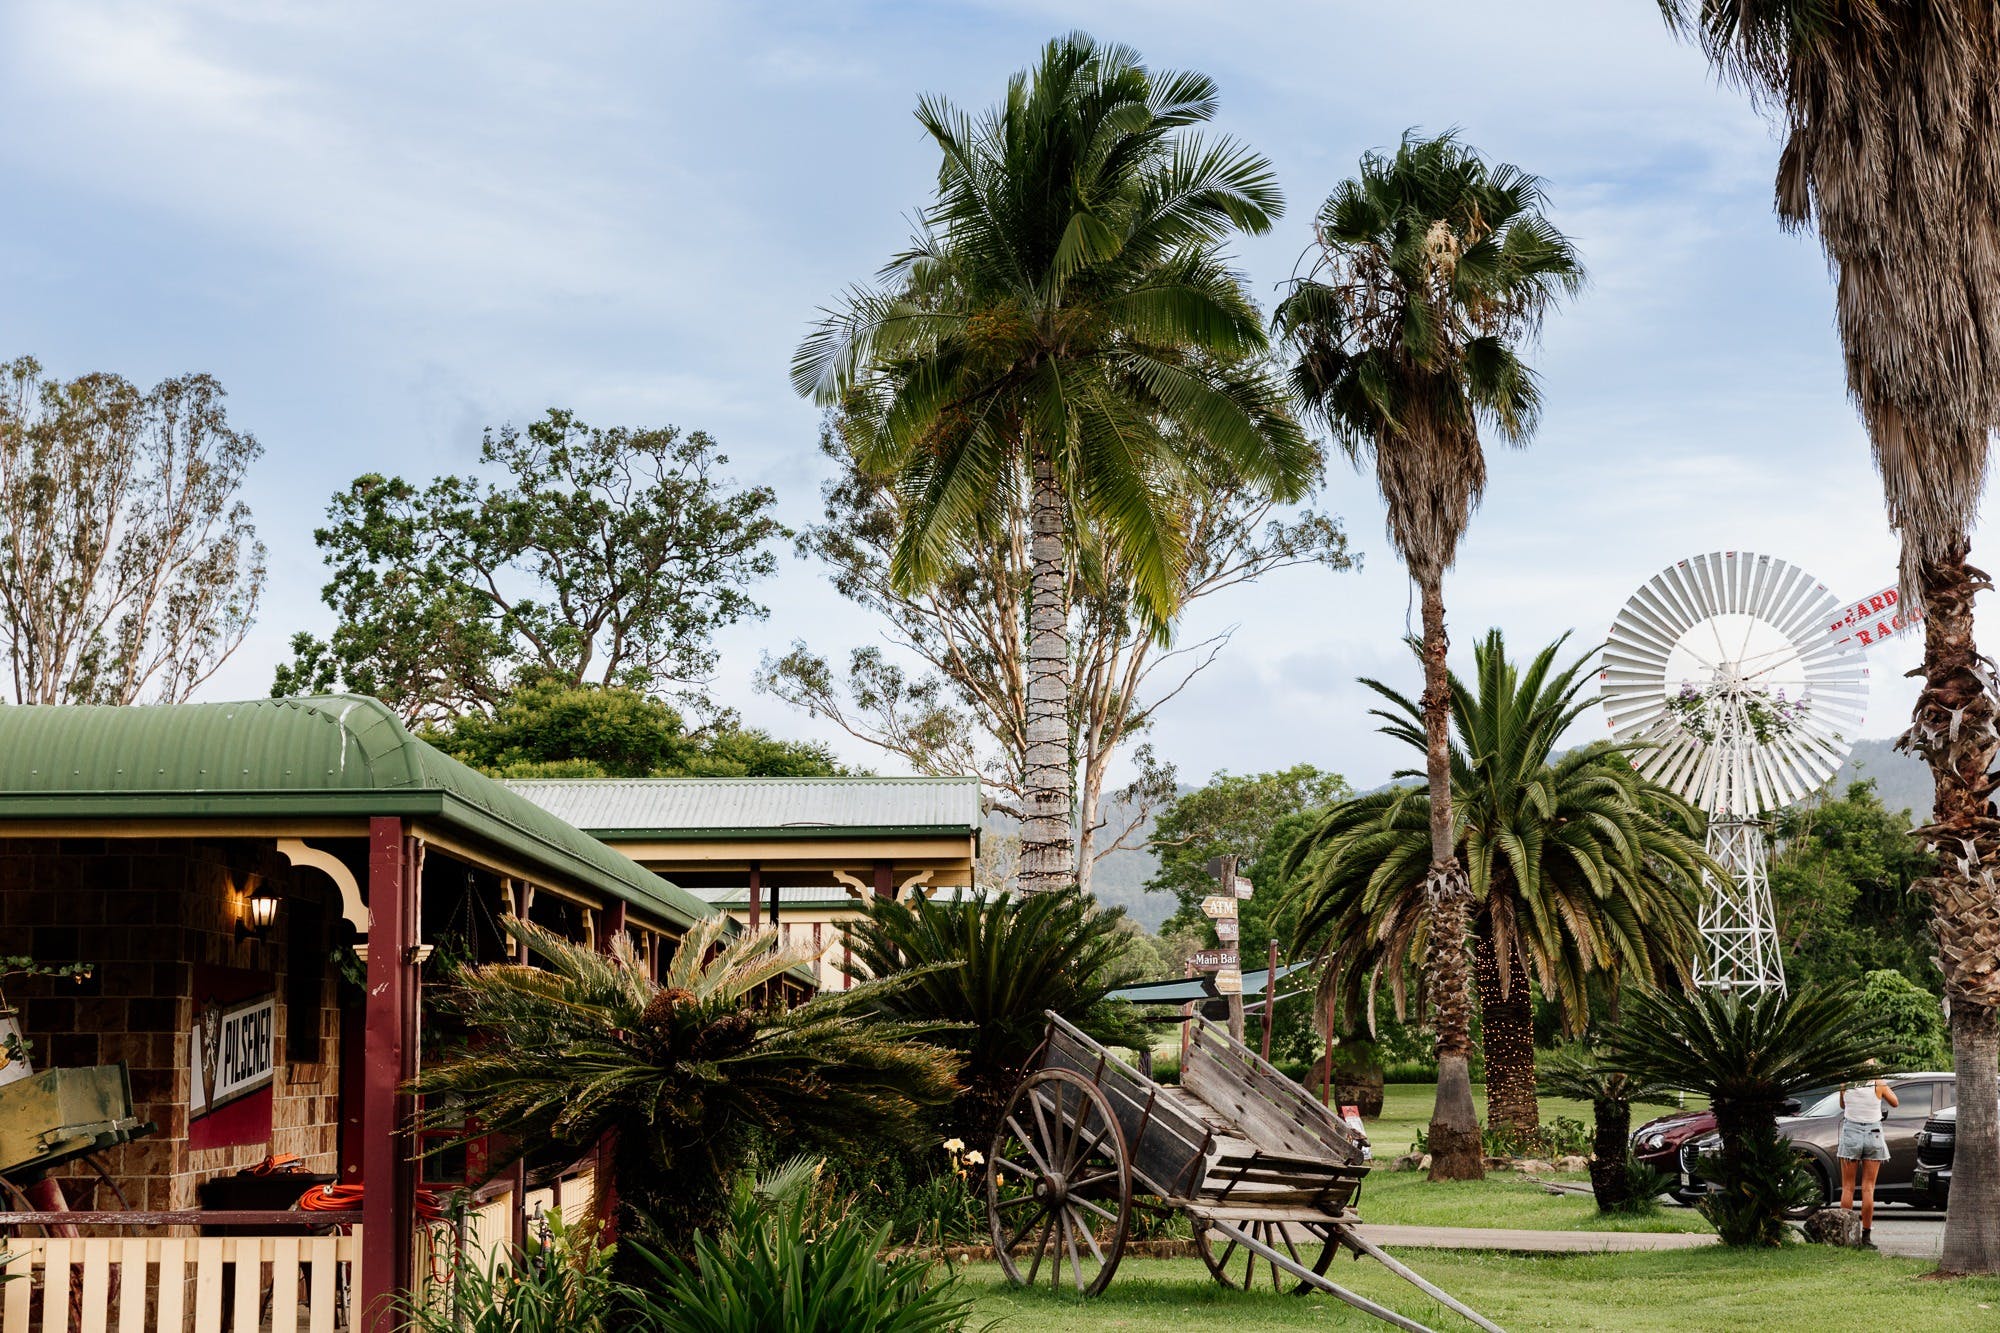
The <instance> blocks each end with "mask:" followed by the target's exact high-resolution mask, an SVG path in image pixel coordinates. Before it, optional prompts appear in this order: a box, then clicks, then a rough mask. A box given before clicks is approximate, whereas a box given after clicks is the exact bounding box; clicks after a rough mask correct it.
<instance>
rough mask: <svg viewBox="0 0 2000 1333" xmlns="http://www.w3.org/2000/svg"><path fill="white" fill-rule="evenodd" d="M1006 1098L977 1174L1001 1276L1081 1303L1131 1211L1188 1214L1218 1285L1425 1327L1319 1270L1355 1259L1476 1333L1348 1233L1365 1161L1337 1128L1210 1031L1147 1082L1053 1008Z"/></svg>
mask: <svg viewBox="0 0 2000 1333" xmlns="http://www.w3.org/2000/svg"><path fill="white" fill-rule="evenodd" d="M1048 1017H1049V1028H1048V1035H1047V1037H1046V1038H1044V1040H1043V1042H1042V1046H1041V1048H1040V1050H1039V1051H1038V1052H1037V1053H1036V1057H1035V1059H1034V1060H1033V1061H1032V1062H1031V1066H1032V1067H1031V1069H1030V1072H1029V1073H1028V1075H1027V1077H1026V1078H1024V1079H1023V1080H1022V1081H1021V1085H1020V1086H1019V1087H1018V1088H1016V1089H1015V1090H1014V1095H1013V1096H1012V1097H1011V1098H1010V1099H1009V1100H1008V1102H1007V1107H1006V1110H1005V1111H1004V1112H1003V1113H1002V1115H1001V1118H1000V1129H999V1132H998V1133H997V1134H995V1136H994V1139H993V1150H992V1153H991V1154H990V1156H989V1158H988V1161H989V1166H988V1169H987V1173H986V1205H987V1214H988V1218H989V1222H990V1225H991V1227H992V1231H993V1247H994V1251H995V1253H996V1255H997V1257H998V1259H999V1261H1000V1266H1001V1268H1002V1269H1004V1270H1005V1272H1006V1274H1007V1277H1008V1279H1009V1280H1011V1281H1012V1282H1014V1283H1015V1284H1016V1285H1020V1286H1027V1285H1030V1284H1032V1283H1034V1282H1035V1281H1037V1280H1038V1278H1039V1277H1040V1275H1041V1269H1042V1265H1043V1264H1044V1263H1047V1264H1048V1266H1049V1274H1048V1281H1049V1283H1050V1285H1051V1287H1052V1288H1054V1289H1056V1290H1060V1289H1061V1288H1062V1286H1063V1285H1064V1279H1065V1276H1067V1278H1068V1281H1069V1282H1070V1284H1072V1285H1074V1286H1075V1288H1076V1290H1077V1291H1078V1292H1080V1293H1082V1294H1084V1295H1087V1296H1094V1295H1096V1294H1097V1293H1099V1292H1101V1291H1103V1290H1104V1288H1105V1287H1106V1286H1108V1285H1109V1284H1110V1282H1111V1276H1112V1274H1113V1273H1114V1272H1116V1271H1117V1268H1118V1261H1119V1259H1120V1258H1121V1257H1122V1256H1123V1255H1124V1252H1125V1242H1126V1238H1127V1237H1128V1235H1129V1234H1130V1233H1131V1230H1132V1225H1133V1221H1134V1216H1135V1213H1147V1212H1150V1213H1153V1214H1155V1215H1159V1216H1171V1215H1172V1214H1175V1213H1182V1214H1186V1216H1187V1217H1188V1219H1189V1220H1190V1221H1191V1222H1192V1223H1193V1226H1194V1241H1195V1248H1196V1251H1197V1252H1198V1253H1199V1254H1200V1255H1201V1257H1202V1260H1203V1262H1205V1263H1206V1264H1207V1265H1208V1269H1209V1271H1210V1272H1211V1273H1213V1274H1214V1275H1215V1278H1216V1280H1217V1281H1219V1282H1222V1283H1224V1284H1226V1285H1229V1286H1233V1287H1242V1288H1246V1289H1247V1288H1249V1287H1251V1286H1252V1285H1254V1284H1255V1283H1257V1282H1259V1281H1262V1280H1265V1279H1267V1278H1268V1280H1269V1282H1270V1284H1271V1287H1272V1289H1273V1290H1279V1291H1282V1290H1286V1289H1288V1288H1289V1289H1290V1290H1292V1291H1294V1292H1297V1293H1300V1294H1303V1293H1305V1292H1309V1291H1323V1292H1325V1293H1327V1294H1328V1295H1331V1296H1336V1297H1338V1298H1340V1299H1341V1300H1343V1301H1345V1302H1347V1303H1348V1304H1349V1305H1352V1306H1354V1307H1355V1308H1356V1309H1360V1310H1365V1311H1367V1312H1368V1313H1369V1314H1372V1315H1374V1316H1375V1317H1376V1318H1378V1319H1382V1320H1386V1321H1387V1322H1388V1323H1391V1324H1394V1325H1395V1326H1396V1327H1398V1328H1403V1329H1409V1330H1412V1333H1430V1330H1428V1329H1426V1328H1425V1326H1424V1325H1422V1324H1420V1323H1417V1322H1416V1321H1415V1320H1413V1319H1409V1318H1406V1317H1404V1316H1403V1315H1400V1314H1397V1313H1396V1312H1395V1311H1394V1310H1390V1309H1388V1308H1386V1307H1384V1306H1381V1305H1377V1304H1376V1303H1375V1302H1373V1301H1371V1300H1369V1299H1367V1298H1366V1297H1364V1296H1361V1295H1358V1294H1356V1293H1355V1292H1351V1291H1348V1290H1347V1289H1345V1288H1344V1287H1341V1286H1339V1285H1338V1284H1337V1283H1335V1282H1334V1281H1332V1280H1331V1279H1330V1278H1328V1277H1327V1275H1326V1274H1327V1269H1328V1268H1329V1267H1331V1266H1332V1263H1333V1258H1334V1255H1335V1254H1336V1253H1337V1252H1338V1251H1340V1250H1343V1249H1344V1250H1347V1251H1349V1252H1351V1253H1352V1254H1353V1255H1354V1257H1355V1258H1357V1259H1358V1258H1360V1257H1361V1256H1363V1255H1367V1256H1368V1257H1369V1258H1371V1259H1375V1260H1377V1261H1379V1262H1380V1263H1382V1264H1383V1265H1385V1266H1386V1267H1387V1268H1388V1269H1389V1270H1390V1271H1391V1272H1393V1273H1395V1274H1396V1275H1397V1276H1398V1277H1400V1278H1403V1279H1404V1280H1405V1281H1407V1282H1409V1283H1411V1284H1412V1285H1414V1286H1416V1287H1417V1288H1418V1289H1419V1290H1421V1291H1422V1292H1423V1293H1424V1294H1425V1295H1427V1296H1430V1297H1431V1298H1432V1299H1434V1300H1437V1301H1439V1302H1442V1303H1443V1304H1444V1305H1445V1306H1447V1307H1449V1308H1450V1309H1452V1310H1455V1311H1457V1312H1458V1313H1459V1314H1461V1315H1464V1316H1465V1317H1466V1318H1467V1319H1469V1320H1471V1321H1472V1322H1473V1323H1474V1324H1477V1325H1478V1326H1479V1327H1480V1328H1483V1329H1487V1330H1489V1333H1500V1330H1499V1329H1498V1328H1497V1327H1496V1326H1495V1325H1494V1324H1492V1323H1491V1322H1489V1321H1488V1320H1486V1319H1485V1318H1483V1317H1481V1316H1480V1315H1479V1314H1478V1313H1477V1312H1475V1311H1473V1310H1472V1309H1470V1308H1468V1307H1467V1306H1466V1305H1464V1304H1462V1303H1461V1302H1459V1301H1458V1300H1456V1299H1454V1298H1453V1297H1451V1296H1449V1295H1447V1294H1446V1293H1445V1292H1443V1291H1441V1290H1439V1289H1438V1288H1437V1287H1435V1286H1433V1285H1432V1284H1431V1283H1429V1282H1427V1281H1425V1280H1424V1279H1423V1278H1421V1277H1419V1276H1418V1275H1417V1274H1415V1273H1413V1272H1411V1271H1410V1270H1409V1269H1408V1268H1407V1267H1405V1266H1404V1265H1403V1264H1401V1263H1399V1262H1398V1261H1397V1260H1395V1259H1394V1258H1392V1257H1391V1256H1390V1255H1388V1254H1387V1253H1385V1252H1384V1251H1383V1250H1382V1249H1381V1248H1380V1247H1379V1246H1376V1245H1374V1244H1372V1243H1370V1242H1369V1241H1368V1240H1366V1239H1364V1238H1363V1237H1361V1236H1360V1235H1359V1234H1357V1232H1356V1231H1355V1223H1357V1222H1359V1221H1360V1218H1359V1217H1358V1216H1356V1214H1355V1211H1354V1205H1355V1201H1356V1199H1357V1198H1358V1196H1359V1194H1360V1192H1361V1182H1362V1178H1363V1177H1365V1176H1366V1175H1367V1174H1368V1167H1367V1166H1366V1165H1364V1164H1363V1163H1362V1160H1361V1148H1360V1144H1359V1143H1358V1142H1357V1141H1356V1139H1355V1136H1354V1135H1353V1133H1352V1132H1351V1131H1350V1130H1349V1129H1348V1128H1347V1126H1346V1125H1345V1124H1343V1123H1341V1121H1340V1120H1339V1119H1338V1118H1337V1117H1336V1116H1334V1115H1333V1114H1332V1113H1331V1112H1330V1111H1328V1110H1327V1109H1326V1108H1325V1107H1324V1106H1321V1105H1320V1104H1319V1103H1318V1102H1317V1101H1315V1100H1313V1098H1312V1097H1311V1096H1310V1095H1309V1094H1308V1093H1307V1092H1306V1090H1305V1089H1304V1088H1302V1087H1300V1086H1299V1085H1298V1084H1297V1083H1294V1082H1293V1081H1292V1080H1290V1079H1288V1078H1286V1077H1285V1076H1284V1075H1283V1074H1280V1073H1279V1072H1278V1071H1277V1070H1275V1069H1273V1068H1272V1067H1271V1066H1270V1065H1269V1064H1267V1063H1265V1062H1264V1061H1263V1060H1261V1059H1259V1058H1258V1057H1257V1054H1256V1053H1255V1052H1254V1051H1252V1050H1251V1049H1250V1048H1249V1047H1247V1046H1245V1045H1243V1043H1241V1042H1239V1041H1234V1040H1232V1039H1231V1038H1230V1036H1229V1034H1228V1033H1227V1032H1225V1031H1223V1030H1222V1029H1221V1028H1219V1027H1217V1026H1216V1025H1215V1024H1213V1023H1210V1022H1207V1021H1206V1020H1204V1019H1199V1018H1197V1019H1195V1020H1193V1026H1192V1030H1191V1031H1190V1033H1189V1039H1188V1046H1187V1062H1186V1064H1185V1066H1184V1067H1183V1068H1182V1069H1181V1083H1180V1086H1179V1087H1167V1086H1164V1085H1162V1084H1158V1083H1155V1082H1153V1081H1152V1080H1151V1079H1149V1078H1147V1077H1146V1076H1145V1075H1143V1074H1141V1073H1139V1072H1138V1071H1137V1070H1135V1069H1133V1068H1132V1067H1131V1066H1130V1065H1127V1064H1126V1063H1124V1062H1123V1061H1122V1060H1120V1059H1118V1058H1117V1057H1116V1056H1114V1055H1112V1054H1111V1052H1109V1051H1108V1050H1106V1049H1105V1048H1104V1047H1102V1046H1100V1045H1098V1044H1097V1043H1096V1042H1095V1041H1093V1040H1091V1039H1090V1038H1089V1037H1087V1036H1085V1035H1084V1034H1083V1033H1082V1032H1080V1031H1078V1030H1077V1029H1076V1028H1075V1027H1074V1026H1072V1025H1071V1024H1069V1023H1067V1022H1065V1021H1063V1019H1062V1018H1060V1017H1058V1016H1057V1015H1055V1014H1053V1013H1051V1014H1050V1015H1049V1016H1048Z"/></svg>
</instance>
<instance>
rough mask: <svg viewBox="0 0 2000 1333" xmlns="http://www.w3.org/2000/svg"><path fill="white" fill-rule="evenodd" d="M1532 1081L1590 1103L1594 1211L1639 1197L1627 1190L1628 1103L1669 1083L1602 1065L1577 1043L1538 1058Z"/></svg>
mask: <svg viewBox="0 0 2000 1333" xmlns="http://www.w3.org/2000/svg"><path fill="white" fill-rule="evenodd" d="M1535 1082H1536V1086H1537V1087H1538V1088H1540V1089H1541V1091H1542V1092H1543V1093H1544V1094H1546V1095H1547V1096H1550V1097H1568V1098H1570V1099H1571V1100H1572V1101H1579V1102H1589V1103H1590V1110H1591V1118H1592V1119H1593V1120H1594V1121H1595V1122H1596V1124H1595V1125H1594V1126H1593V1128H1594V1129H1595V1130H1596V1133H1595V1135H1594V1136H1593V1138H1592V1141H1591V1147H1590V1192H1591V1195H1592V1196H1593V1197H1595V1198H1596V1200H1597V1211H1598V1212H1600V1213H1621V1212H1626V1211H1629V1210H1630V1209H1631V1208H1632V1207H1633V1206H1634V1205H1635V1204H1638V1203H1641V1202H1643V1201H1642V1200H1640V1199H1636V1198H1634V1197H1633V1194H1632V1170H1631V1155H1630V1150H1631V1139H1632V1104H1633V1103H1634V1102H1652V1101H1659V1100H1661V1097H1662V1094H1663V1093H1666V1092H1668V1091H1670V1089H1668V1088H1665V1087H1663V1086H1661V1085H1660V1084H1658V1083H1651V1082H1648V1081H1646V1080H1645V1079H1638V1078H1633V1077H1632V1076H1631V1075H1630V1074H1625V1073H1620V1072H1618V1071H1617V1070H1613V1069H1610V1068H1607V1067H1606V1066H1605V1064H1604V1062H1603V1061H1602V1060H1601V1059H1599V1058H1598V1056H1596V1055H1595V1054H1594V1053H1592V1052H1591V1050H1590V1048H1589V1047H1587V1046H1583V1045H1581V1044H1577V1045H1572V1046H1564V1047H1562V1048H1560V1049H1558V1050H1556V1051H1554V1052H1552V1053H1551V1054H1550V1055H1549V1058H1548V1059H1547V1060H1545V1061H1543V1062H1542V1067H1541V1069H1540V1070H1539V1071H1537V1073H1536V1077H1535ZM1647 1170H1648V1171H1650V1170H1651V1168H1650V1167H1648V1168H1647Z"/></svg>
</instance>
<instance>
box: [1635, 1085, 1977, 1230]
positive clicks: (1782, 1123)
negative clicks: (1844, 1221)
mask: <svg viewBox="0 0 2000 1333" xmlns="http://www.w3.org/2000/svg"><path fill="white" fill-rule="evenodd" d="M1885 1081H1886V1082H1887V1083H1888V1085H1889V1088H1890V1090H1891V1091H1892V1092H1894V1093H1895V1094H1896V1100H1897V1102H1898V1105H1896V1106H1893V1107H1892V1106H1889V1105H1887V1104H1886V1103H1885V1104H1884V1105H1883V1107H1882V1137H1883V1139H1884V1140H1886V1141H1887V1144H1888V1148H1889V1160H1888V1161H1886V1162H1884V1163H1882V1172H1881V1174H1880V1175H1879V1176H1877V1177H1876V1178H1875V1197H1876V1198H1878V1199H1880V1200H1882V1201H1883V1202H1884V1203H1916V1202H1919V1200H1918V1198H1917V1195H1916V1191H1915V1188H1914V1177H1915V1176H1916V1173H1917V1138H1918V1131H1920V1130H1926V1129H1928V1128H1929V1125H1928V1124H1927V1123H1926V1122H1928V1121H1930V1120H1931V1119H1932V1117H1933V1116H1935V1115H1936V1114H1937V1113H1939V1112H1941V1111H1943V1110H1944V1109H1945V1108H1947V1107H1949V1106H1951V1105H1952V1103H1953V1101H1954V1096H1953V1093H1954V1091H1955V1089H1956V1088H1957V1080H1955V1079H1954V1078H1953V1077H1952V1076H1951V1075H1950V1074H1933V1073H1925V1074H1892V1075H1891V1076H1890V1077H1889V1078H1888V1079H1886V1080H1885ZM1794 1107H1795V1109H1794V1110H1793V1112H1792V1113H1791V1114H1790V1115H1786V1116H1782V1117H1780V1118H1779V1120H1778V1133H1779V1134H1780V1135H1781V1136H1782V1137H1784V1138H1786V1139H1788V1140H1790V1141H1791V1145H1792V1148H1793V1150H1794V1151H1796V1152H1797V1153H1798V1154H1799V1156H1800V1157H1801V1158H1803V1159H1804V1161H1805V1163H1806V1166H1807V1167H1808V1168H1810V1169H1811V1170H1812V1172H1813V1175H1814V1176H1815V1177H1816V1178H1817V1179H1818V1181H1819V1188H1820V1197H1821V1199H1822V1201H1823V1202H1826V1203H1831V1202H1833V1201H1835V1200H1837V1199H1838V1198H1839V1197H1840V1160H1839V1158H1838V1157H1836V1156H1835V1155H1834V1150H1835V1148H1836V1147H1838V1146H1839V1143H1840V1089H1838V1088H1832V1089H1823V1090H1821V1091H1819V1092H1816V1093H1806V1094H1805V1095H1804V1096H1802V1097H1799V1098H1797V1099H1795V1101H1794ZM1721 1149H1722V1139H1721V1136H1720V1135H1717V1134H1714V1133H1710V1134H1707V1135H1704V1136H1702V1137H1701V1138H1698V1139H1692V1140H1689V1141H1688V1142H1686V1143H1683V1144H1682V1145H1681V1154H1680V1156H1681V1161H1680V1167H1681V1175H1680V1188H1679V1189H1678V1190H1676V1191H1675V1194H1676V1196H1677V1197H1687V1196H1690V1195H1698V1194H1700V1193H1703V1192H1705V1191H1706V1190H1707V1189H1708V1188H1710V1186H1709V1183H1708V1182H1707V1181H1705V1180H1703V1179H1702V1178H1701V1159H1702V1158H1703V1157H1706V1156H1708V1155H1710V1154H1712V1153H1716V1152H1720V1151H1721Z"/></svg>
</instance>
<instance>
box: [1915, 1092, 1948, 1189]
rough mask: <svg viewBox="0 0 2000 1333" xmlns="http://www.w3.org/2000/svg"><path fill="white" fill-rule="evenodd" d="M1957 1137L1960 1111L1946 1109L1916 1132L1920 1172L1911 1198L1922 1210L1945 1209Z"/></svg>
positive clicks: (1918, 1171) (1917, 1170) (1917, 1174)
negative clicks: (1952, 1153)
mask: <svg viewBox="0 0 2000 1333" xmlns="http://www.w3.org/2000/svg"><path fill="white" fill-rule="evenodd" d="M1957 1137H1958V1108H1957V1107H1956V1106H1947V1107H1945V1108H1944V1109H1943V1110H1942V1111H1939V1112H1938V1113H1937V1114H1936V1115H1934V1116H1932V1117H1931V1118H1930V1119H1929V1120H1926V1121H1924V1127H1923V1128H1922V1129H1921V1130H1919V1131H1917V1169H1916V1172H1915V1174H1914V1175H1912V1176H1911V1178H1910V1197H1911V1198H1913V1199H1915V1200H1916V1201H1917V1204H1918V1205H1919V1206H1920V1207H1926V1208H1942V1207H1944V1206H1945V1203H1946V1202H1947V1201H1948V1200H1949V1199H1950V1198H1951V1150H1952V1147H1953V1144H1954V1141H1955V1140H1956V1139H1957Z"/></svg>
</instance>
